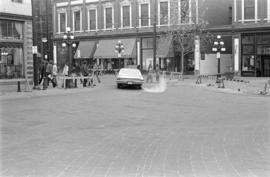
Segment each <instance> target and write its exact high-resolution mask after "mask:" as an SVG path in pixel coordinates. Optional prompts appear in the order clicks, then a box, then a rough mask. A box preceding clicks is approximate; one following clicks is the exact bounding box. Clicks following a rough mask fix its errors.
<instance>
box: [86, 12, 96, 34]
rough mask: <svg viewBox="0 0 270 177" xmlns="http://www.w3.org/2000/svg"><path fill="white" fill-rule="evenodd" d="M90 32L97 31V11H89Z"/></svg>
mask: <svg viewBox="0 0 270 177" xmlns="http://www.w3.org/2000/svg"><path fill="white" fill-rule="evenodd" d="M88 28H89V30H96V29H97V10H96V9H90V10H89V27H88Z"/></svg>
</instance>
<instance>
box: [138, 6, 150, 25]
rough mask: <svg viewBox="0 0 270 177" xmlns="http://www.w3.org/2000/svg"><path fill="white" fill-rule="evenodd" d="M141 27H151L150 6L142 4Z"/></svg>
mask: <svg viewBox="0 0 270 177" xmlns="http://www.w3.org/2000/svg"><path fill="white" fill-rule="evenodd" d="M140 7H141V19H140V26H149V21H150V17H149V4H141V6H140Z"/></svg>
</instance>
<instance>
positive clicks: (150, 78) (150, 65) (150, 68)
mask: <svg viewBox="0 0 270 177" xmlns="http://www.w3.org/2000/svg"><path fill="white" fill-rule="evenodd" d="M152 72H153V66H152V63H150V64H149V65H148V69H147V77H146V83H149V81H150V83H152V82H153V76H152Z"/></svg>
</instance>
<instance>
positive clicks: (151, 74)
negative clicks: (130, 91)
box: [146, 63, 160, 83]
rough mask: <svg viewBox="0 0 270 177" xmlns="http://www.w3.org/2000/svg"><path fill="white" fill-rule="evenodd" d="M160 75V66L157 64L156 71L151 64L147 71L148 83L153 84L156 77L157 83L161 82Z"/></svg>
mask: <svg viewBox="0 0 270 177" xmlns="http://www.w3.org/2000/svg"><path fill="white" fill-rule="evenodd" d="M159 75H160V69H159V65H158V64H156V69H155V70H154V68H153V66H152V63H150V64H149V65H148V69H147V77H146V83H149V82H150V83H152V82H153V77H154V76H155V77H156V81H157V82H159Z"/></svg>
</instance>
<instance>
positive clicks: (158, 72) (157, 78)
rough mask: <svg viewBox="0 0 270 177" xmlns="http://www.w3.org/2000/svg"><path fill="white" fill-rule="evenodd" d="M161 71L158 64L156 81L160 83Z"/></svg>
mask: <svg viewBox="0 0 270 177" xmlns="http://www.w3.org/2000/svg"><path fill="white" fill-rule="evenodd" d="M159 75H160V69H159V65H158V64H156V81H157V82H159Z"/></svg>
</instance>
